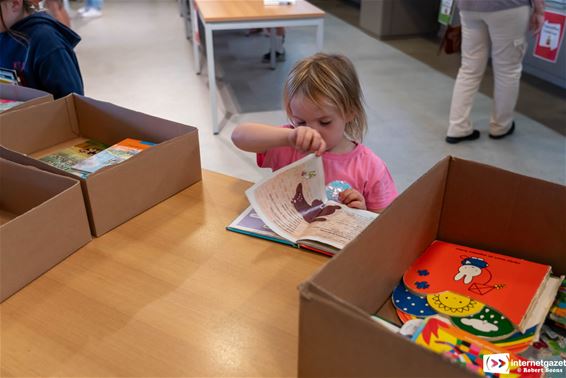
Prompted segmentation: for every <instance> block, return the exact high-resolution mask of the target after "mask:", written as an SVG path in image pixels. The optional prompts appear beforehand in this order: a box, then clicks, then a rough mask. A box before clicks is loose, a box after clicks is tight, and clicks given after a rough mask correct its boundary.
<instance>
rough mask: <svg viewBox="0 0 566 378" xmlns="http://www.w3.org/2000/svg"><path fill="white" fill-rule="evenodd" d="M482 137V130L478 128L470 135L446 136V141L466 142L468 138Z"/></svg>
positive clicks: (452, 142) (453, 142)
mask: <svg viewBox="0 0 566 378" xmlns="http://www.w3.org/2000/svg"><path fill="white" fill-rule="evenodd" d="M479 137H480V132H479V131H478V130H474V131H472V133H471V134H470V135H466V136H462V137H451V136H447V137H446V143H450V144H456V143H460V142H464V141H466V140H476V139H478V138H479Z"/></svg>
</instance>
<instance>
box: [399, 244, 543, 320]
mask: <svg viewBox="0 0 566 378" xmlns="http://www.w3.org/2000/svg"><path fill="white" fill-rule="evenodd" d="M549 274H550V266H548V265H543V264H538V263H534V262H530V261H526V260H522V259H518V258H514V257H510V256H504V255H500V254H497V253H494V252H488V251H484V250H479V249H474V248H469V247H464V246H460V245H456V244H451V243H446V242H442V241H438V240H437V241H434V242H433V243H432V244H431V245H430V246H429V247H428V248H427V250H426V251H424V252H423V253H422V254H421V255H420V256H419V257H418V258H417V259H416V260H415V262H414V263H413V264H412V265H411V267H410V268H409V269H408V270H407V271H406V272H405V274H404V276H403V282H404V283H405V286H406V287H407V288H408V289H409V290H410V291H412V292H414V293H418V294H421V295H427V296H428V298H427V300H428V303H429V304H434V305H435V306H434V307H435V308H434V309H435V310H436V311H438V312H443V313H447V314H450V315H452V316H469V315H471V314H473V313H477V312H479V311H481V309H482V308H483V306H484V305H486V306H489V307H491V308H493V309H497V310H498V311H499V312H501V313H502V314H504V315H505V316H506V317H507V318H509V320H511V322H513V324H515V325H517V326H518V327H519V329H520V330H524V328H525V327H524V325H522V324H521V323H522V321H523V319H524V318H525V316H526V315H527V313H528V311H529V308H530V306H531V302H533V299H534V298H535V296H536V295H537V293H539V290H541V288H543V286H544V285H543V284H544V283H545V282H546V281H547V279H548V277H549Z"/></svg>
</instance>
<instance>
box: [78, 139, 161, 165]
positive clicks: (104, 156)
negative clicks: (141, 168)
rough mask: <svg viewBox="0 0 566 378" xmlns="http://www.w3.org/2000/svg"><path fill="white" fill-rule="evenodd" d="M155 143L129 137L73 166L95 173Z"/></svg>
mask: <svg viewBox="0 0 566 378" xmlns="http://www.w3.org/2000/svg"><path fill="white" fill-rule="evenodd" d="M154 145H155V143H152V142H145V141H141V140H137V139H131V138H127V139H124V140H123V141H121V142H119V143H116V144H114V145H112V146H110V147H108V148H107V149H105V150H104V151H102V152H99V153H97V154H96V155H94V156H91V157H89V158H88V159H84V160H82V161H80V162H78V163H76V164H75V165H74V166H73V169H76V170H78V171H82V172H86V173H88V174H90V173H94V172H96V171H98V170H99V169H101V168H104V167H107V166H109V165H114V164H119V163H121V162H123V161H124V160H127V159H129V158H131V157H132V156H134V155H137V154H139V153H140V152H141V151H143V150H145V149H148V148H149V147H151V146H154Z"/></svg>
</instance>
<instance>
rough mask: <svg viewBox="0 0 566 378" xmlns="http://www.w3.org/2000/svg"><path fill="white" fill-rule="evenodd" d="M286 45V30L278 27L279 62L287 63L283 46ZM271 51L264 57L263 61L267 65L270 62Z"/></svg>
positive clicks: (276, 39)
mask: <svg viewBox="0 0 566 378" xmlns="http://www.w3.org/2000/svg"><path fill="white" fill-rule="evenodd" d="M284 43H285V28H283V27H278V28H275V59H276V60H277V61H278V62H283V61H285V48H284V47H283V44H284ZM270 55H271V49H270V50H269V52H268V53H266V54H264V55H263V57H262V61H263V62H264V63H267V62H269V61H270V58H271V57H270Z"/></svg>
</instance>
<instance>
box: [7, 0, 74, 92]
mask: <svg viewBox="0 0 566 378" xmlns="http://www.w3.org/2000/svg"><path fill="white" fill-rule="evenodd" d="M80 40H81V38H80V37H79V36H78V35H77V34H76V33H75V32H74V31H72V30H71V29H69V28H68V27H66V26H65V25H63V24H62V23H60V22H58V21H56V20H55V19H54V18H53V17H52V16H51V15H49V14H47V12H36V11H35V7H34V6H33V1H32V0H0V51H1V53H0V67H1V68H5V69H11V70H15V71H16V72H17V73H18V75H19V77H20V80H21V82H22V83H21V84H22V85H24V86H26V87H31V88H36V89H40V90H43V91H46V92H49V93H51V94H53V96H54V97H55V98H59V97H63V96H66V95H67V94H69V93H73V92H75V93H78V94H83V93H84V92H83V91H84V90H83V80H82V77H81V72H80V69H79V63H78V61H77V57H76V56H75V52H74V51H73V48H74V47H75V46H76V45H77V44H78V43H79V41H80Z"/></svg>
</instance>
